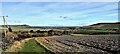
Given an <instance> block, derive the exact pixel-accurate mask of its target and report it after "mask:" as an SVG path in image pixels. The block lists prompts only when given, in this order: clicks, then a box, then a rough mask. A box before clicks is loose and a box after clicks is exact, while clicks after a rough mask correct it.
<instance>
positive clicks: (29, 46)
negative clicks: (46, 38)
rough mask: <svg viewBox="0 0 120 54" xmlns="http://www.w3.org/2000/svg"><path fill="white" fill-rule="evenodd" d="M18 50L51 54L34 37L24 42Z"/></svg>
mask: <svg viewBox="0 0 120 54" xmlns="http://www.w3.org/2000/svg"><path fill="white" fill-rule="evenodd" d="M19 52H31V53H34V54H43V53H47V54H51V52H50V51H48V50H47V49H46V48H44V47H43V46H42V45H40V44H39V43H37V42H36V41H35V40H34V39H31V40H29V41H28V42H26V43H25V44H24V45H23V46H22V49H21V50H19Z"/></svg>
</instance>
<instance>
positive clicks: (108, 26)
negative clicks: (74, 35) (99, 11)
mask: <svg viewBox="0 0 120 54" xmlns="http://www.w3.org/2000/svg"><path fill="white" fill-rule="evenodd" d="M8 26H10V27H11V28H67V29H68V28H79V27H80V26H29V25H8ZM0 27H3V25H0ZM80 28H90V29H118V28H120V22H116V23H97V24H93V25H89V26H82V27H80Z"/></svg>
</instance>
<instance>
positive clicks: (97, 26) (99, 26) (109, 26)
mask: <svg viewBox="0 0 120 54" xmlns="http://www.w3.org/2000/svg"><path fill="white" fill-rule="evenodd" d="M82 28H91V29H119V28H120V22H116V23H97V24H93V25H89V26H83V27H82Z"/></svg>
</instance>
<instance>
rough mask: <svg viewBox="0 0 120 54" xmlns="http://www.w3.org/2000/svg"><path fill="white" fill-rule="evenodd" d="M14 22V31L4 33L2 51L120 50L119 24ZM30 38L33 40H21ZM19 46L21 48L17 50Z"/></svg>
mask: <svg viewBox="0 0 120 54" xmlns="http://www.w3.org/2000/svg"><path fill="white" fill-rule="evenodd" d="M16 26H17V27H14V26H13V27H12V30H13V32H7V33H6V37H4V36H3V37H2V41H3V44H2V46H3V47H2V48H3V50H4V51H5V52H47V51H50V52H53V53H66V52H67V53H68V52H69V53H75V52H76V53H83V54H84V53H87V54H89V53H91V54H92V53H95V54H98V53H100V54H104V53H106V54H117V53H119V51H120V49H119V41H120V40H119V37H120V34H119V28H118V27H114V28H111V27H110V28H104V27H107V26H108V24H107V25H105V26H103V27H101V26H99V25H97V26H96V25H92V26H86V27H84V26H83V27H30V26H28V25H22V26H21V25H16ZM109 26H110V25H109ZM111 26H112V25H111ZM116 26H117V25H116ZM98 27H99V28H98ZM94 28H95V29H94ZM1 33H2V32H1ZM2 35H4V33H2ZM29 38H30V39H32V40H30V41H27V42H24V41H25V40H26V39H29ZM33 39H34V40H33ZM23 43H24V44H23ZM19 44H20V45H19ZM18 48H20V49H19V50H17V49H18Z"/></svg>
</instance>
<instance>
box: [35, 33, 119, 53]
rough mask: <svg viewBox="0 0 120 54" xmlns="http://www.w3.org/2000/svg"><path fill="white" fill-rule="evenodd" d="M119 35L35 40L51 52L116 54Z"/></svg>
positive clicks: (55, 37) (54, 37) (40, 38)
mask: <svg viewBox="0 0 120 54" xmlns="http://www.w3.org/2000/svg"><path fill="white" fill-rule="evenodd" d="M119 37H120V35H88V36H87V35H86V36H58V37H57V36H53V37H38V38H36V40H37V41H38V42H40V43H42V44H43V45H45V46H46V47H47V48H49V49H51V51H53V52H61V53H64V52H82V53H107V54H117V53H119V51H120V48H119V43H118V42H119V41H120V40H119Z"/></svg>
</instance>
